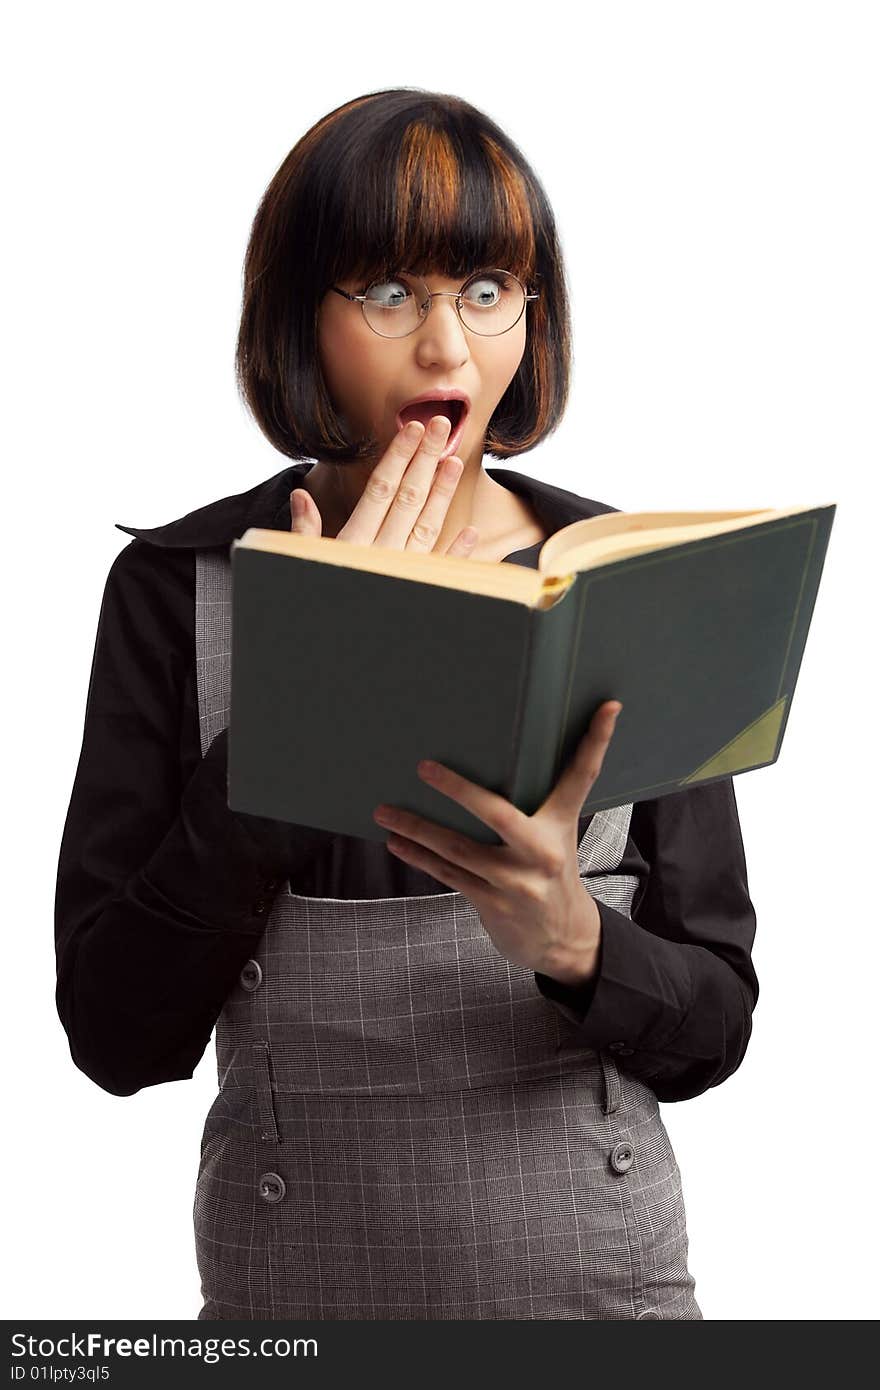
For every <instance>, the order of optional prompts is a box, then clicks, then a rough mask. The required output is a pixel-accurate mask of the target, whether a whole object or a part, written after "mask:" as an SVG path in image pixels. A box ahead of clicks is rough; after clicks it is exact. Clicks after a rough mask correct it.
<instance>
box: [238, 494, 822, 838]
mask: <svg viewBox="0 0 880 1390" xmlns="http://www.w3.org/2000/svg"><path fill="white" fill-rule="evenodd" d="M835 510H836V508H835V507H834V506H833V505H832V506H822V507H816V508H813V509H812V510H805V511H802V512H798V513H797V514H796V515H793V516H781V517H780V518H778V519H772V520H770V521H767V520H765V521H763V522H761V523H760V524H757V525H743V526H742V527H740V528H738V529H736V530H734V531H729V532H727V533H723V534H720V535H716V536H709V537H702V538H700V539H697V540H692V541H685V542H684V543H680V544H675V545H667V546H664V547H663V548H661V549H659V550H654V551H649V552H646V553H641V554H636V555H629V556H627V557H625V558H623V559H618V560H614V561H609V562H606V563H602V564H599V565H598V566H596V567H594V568H591V569H589V570H584V571H582V572H580V573H578V574H576V575H575V576H574V579H573V581H572V583H571V584H570V586H569V587H568V588H567V589H566V591H565V592H564V593H563V594H562V596H561V597H559V598H558V599H557V600H556V601H555V602H554V603H553V604H552V606H550V607H547V608H532V607H528V606H526V605H524V604H522V603H520V602H514V601H511V600H508V599H503V598H497V597H488V596H486V595H482V594H473V593H465V592H462V591H460V590H457V589H452V588H446V587H441V586H440V585H436V584H428V583H420V582H417V581H414V580H410V579H400V578H396V577H391V576H388V575H381V574H374V573H370V572H366V571H363V570H359V569H354V568H345V567H342V566H338V565H333V564H326V563H322V562H320V561H316V560H311V559H305V558H303V557H300V556H293V555H281V554H277V553H272V552H269V551H263V550H257V549H253V548H249V547H248V546H246V545H240V544H238V543H236V544H234V545H233V546H232V548H231V563H232V653H231V670H230V682H231V691H230V702H231V707H230V721H229V777H228V794H229V805H230V807H231V808H232V809H233V810H235V811H246V812H250V813H251V814H254V815H261V816H271V817H274V818H275V819H279V820H286V821H290V822H292V823H294V824H298V825H310V826H316V827H319V828H320V829H324V830H329V831H334V832H337V833H340V834H345V835H355V836H359V837H361V838H364V839H371V840H384V839H385V838H386V832H385V831H384V830H383V829H382V828H381V827H380V826H377V825H376V824H375V822H374V821H373V819H372V812H373V808H374V807H375V806H376V805H377V804H378V803H379V802H380V801H384V802H388V803H391V804H392V805H395V806H400V807H404V808H406V809H407V810H411V811H414V812H416V813H417V814H419V815H422V816H425V817H427V818H428V819H430V820H433V821H435V822H437V823H438V824H441V825H445V826H449V827H450V828H453V829H456V830H460V831H462V832H463V833H464V834H466V835H468V836H469V837H470V838H472V839H475V840H479V841H481V842H483V843H486V844H497V843H498V837H497V836H496V834H495V832H494V831H492V830H490V829H489V827H488V826H486V825H485V824H484V823H483V822H482V821H480V820H478V819H477V818H476V817H474V816H472V815H471V813H470V812H468V811H466V810H465V809H464V808H463V807H461V806H459V805H458V804H457V803H456V802H453V801H451V800H450V799H449V798H448V797H445V796H443V795H442V794H441V793H440V792H438V791H437V790H436V789H434V788H432V787H429V786H427V785H426V784H425V783H424V782H422V781H421V780H420V778H419V777H418V775H417V773H416V764H417V763H418V762H419V761H420V759H422V758H433V759H435V760H436V761H438V762H442V763H445V764H447V765H448V766H449V767H452V768H454V769H455V770H456V771H457V772H460V773H461V774H462V775H463V776H465V777H467V778H469V779H470V780H471V781H474V782H477V783H479V784H480V785H481V786H485V787H488V788H490V789H491V790H492V791H495V792H498V793H499V794H500V795H502V796H504V797H506V798H507V799H508V800H510V801H512V802H513V803H514V804H515V805H516V806H518V807H519V809H520V810H522V811H524V812H526V813H527V814H532V813H533V812H534V811H536V810H537V809H538V808H539V806H540V805H541V803H542V802H543V801H544V799H545V798H546V796H547V795H548V793H549V792H550V790H551V789H552V787H553V786H554V785H555V783H556V781H557V780H558V777H559V776H560V775H561V773H562V771H563V769H564V768H565V766H566V765H567V764H568V762H569V761H570V759H571V758H572V757H573V756H574V753H575V751H576V749H577V746H578V743H579V742H580V740H581V738H582V737H583V735H584V734H585V733H586V731H587V728H588V726H589V723H590V719H591V718H592V715H593V713H594V712H595V710H596V709H597V708H598V706H599V705H600V704H601V703H602V702H603V701H605V700H619V701H620V702H621V703H622V705H623V710H622V713H621V715H620V717H619V719H618V721H617V726H616V729H615V733H614V737H613V739H612V741H611V744H610V746H609V749H608V752H607V754H606V757H605V761H604V765H603V768H602V772H601V774H600V776H599V778H598V779H597V781H596V784H595V786H594V787H593V791H592V795H591V796H590V797H589V799H588V800H587V801H586V802H585V803H584V808H583V813H584V814H590V813H591V812H595V811H598V810H602V809H605V808H606V807H610V806H618V805H621V804H623V803H626V802H635V801H642V800H646V799H649V798H652V797H658V796H663V795H665V794H668V793H670V792H675V791H680V790H682V789H683V788H685V787H688V786H692V785H694V784H696V783H699V782H711V781H714V780H717V779H719V778H721V777H727V776H730V775H732V774H734V773H738V772H745V771H748V770H750V769H752V768H758V767H766V766H767V765H768V764H770V763H773V762H775V761H776V759H777V758H778V757H779V752H780V749H781V746H782V739H783V736H784V733H785V726H786V723H787V721H788V716H789V712H790V710H791V701H792V697H793V695H794V690H795V685H796V682H797V677H798V672H799V669H800V665H801V659H802V657H803V653H804V648H805V645H806V640H807V633H808V631H809V626H810V620H811V618H812V614H813V608H814V605H815V602H816V595H817V592H818V588H819V581H820V578H821V574H822V569H823V565H824V560H825V553H826V550H827V546H828V541H829V537H830V532H831V526H832V522H833V519H834V513H835Z"/></svg>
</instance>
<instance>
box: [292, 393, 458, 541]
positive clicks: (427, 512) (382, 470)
mask: <svg viewBox="0 0 880 1390" xmlns="http://www.w3.org/2000/svg"><path fill="white" fill-rule="evenodd" d="M435 428H436V431H437V432H436V435H435V433H434V430H435ZM451 428H452V423H451V421H450V420H448V419H447V417H446V416H445V415H435V416H433V418H432V419H431V421H430V424H429V426H428V429H427V431H426V430H425V426H424V425H423V424H421V422H420V421H418V420H412V421H410V423H409V424H408V425H406V426H405V428H404V429H402V430H398V432H397V434H396V435H395V437H394V439H393V440H392V441H391V443H390V445H389V446H388V448H387V449H386V451H385V453H384V454H383V455H382V457H381V459H380V460H379V462H378V463H377V464H376V467H375V468H374V469H373V471H372V473H371V474H370V476H369V478H368V480H367V484H366V486H365V488H364V490H363V492H362V493H361V496H360V498H359V499H358V502H357V504H356V506H355V508H354V510H353V511H352V514H351V516H350V517H349V519H348V521H347V522H346V523H345V525H344V526H343V527H342V529H341V530H340V531H339V532H338V533H337V536H336V539H337V540H340V541H348V543H349V544H350V545H377V546H383V547H384V548H386V549H389V550H417V551H428V550H436V542H437V538H438V537H439V535H440V533H441V531H442V530H443V523H444V521H445V520H446V513H447V511H448V510H449V504H450V502H451V501H452V498H453V495H454V493H455V489H456V486H457V485H458V480H459V478H460V477H461V475H462V473H463V471H464V464H463V463H462V461H461V459H460V458H459V457H458V456H457V454H450V455H449V457H448V458H447V459H444V460H443V464H442V466H441V467H440V468H439V469H438V467H437V460H438V458H439V457H440V455H441V454H442V452H443V447H444V445H445V443H446V440H447V439H448V438H449V431H450V429H451ZM295 499H297V502H298V503H299V505H301V506H302V508H303V513H302V515H301V516H300V515H299V506H295ZM299 499H302V500H301V501H299ZM321 526H322V522H321V513H320V512H319V511H318V508H317V505H316V503H315V499H314V498H313V497H312V495H311V493H310V492H308V491H307V489H306V488H302V487H299V488H294V490H293V492H292V493H291V494H290V529H291V531H295V532H296V533H297V535H302V536H320V535H321ZM478 539H479V532H477V531H476V530H475V529H474V527H473V526H466V527H465V528H464V530H462V531H460V532H459V533H458V535H457V536H456V537H455V540H454V541H453V542H452V544H451V545H450V546H448V548H447V549H446V550H443V551H438V552H437V553H438V554H444V555H458V556H461V557H463V558H466V557H467V556H468V555H470V553H471V551H472V550H473V548H474V546H475V545H476V543H477V540H478Z"/></svg>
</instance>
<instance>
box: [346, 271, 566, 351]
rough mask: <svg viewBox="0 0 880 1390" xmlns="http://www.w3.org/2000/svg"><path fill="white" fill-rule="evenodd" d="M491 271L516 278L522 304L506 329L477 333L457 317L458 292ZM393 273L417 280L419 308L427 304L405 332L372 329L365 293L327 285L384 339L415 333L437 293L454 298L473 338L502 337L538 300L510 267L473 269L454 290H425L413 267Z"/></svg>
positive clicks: (536, 295) (373, 283)
mask: <svg viewBox="0 0 880 1390" xmlns="http://www.w3.org/2000/svg"><path fill="white" fill-rule="evenodd" d="M493 271H494V272H495V273H496V274H498V275H509V276H510V278H511V280H515V281H516V283H517V284H518V285H519V287H520V289H521V290H522V292H523V306H522V308H521V309H520V311H519V313H518V314H517V316H516V318H515V319H514V320H513V323H511V324H509V325H508V327H507V328H502V330H501V332H500V333H478V332H477V330H476V329H475V328H470V327H469V326H468V325H467V324H466V323H465V321H464V319H463V318H462V316H461V296H462V291H463V290H464V288H465V286H466V285H469V284H470V282H471V281H472V280H477V279H479V277H480V276H481V275H491V274H492V273H493ZM393 273H394V274H397V275H408V276H410V278H411V279H413V280H417V281H418V283H419V284H420V285H421V286H422V288H423V289H424V291H425V294H426V296H427V300H426V301H425V300H423V301H422V308H424V304H425V303H426V302H427V304H428V308H427V310H426V311H425V312H424V313H423V312H422V308H420V309H419V318H420V322H419V323H417V324H416V326H415V328H411V329H410V330H409V333H380V332H379V330H378V328H374V327H373V325H372V324H371V323H370V320H369V319H368V318H367V309H366V302H367V296H366V293H364V294H349V293H348V290H343V289H340V288H339V286H338V285H331V286H330V288H331V290H335V291H336V293H337V294H341V295H342V297H343V299H348V300H351V302H352V303H353V304H354V303H357V304H360V306H361V312H362V313H363V316H364V323H365V324H366V325H367V327H368V328H369V329H370V331H371V332H372V333H375V335H376V337H377V338H386V339H388V338H390V339H394V338H409V337H410V336H411V335H412V334H413V333H417V332H418V330H419V329H420V328H421V327H422V324H423V323H424V322H425V320H426V319H427V317H428V314H430V312H431V310H432V309H433V307H434V300H435V299H436V298H437V297H438V296H439V295H447V296H448V297H449V298H450V299H454V300H455V312H456V314H457V315H458V321H459V323H460V324H461V326H462V328H464V329H465V330H466V332H468V333H473V335H474V337H475V338H502V337H503V336H504V334H505V333H509V332H510V330H511V328H516V325H517V324H518V323H519V321H520V319H521V318H522V316H523V314H524V313H525V311H526V305H527V304H528V303H529V301H530V300H532V299H539V298H540V290H536V291H535V292H534V293H533V294H530V293H529V292H528V291H527V290H526V287H525V285H524V284H523V282H522V280H520V278H519V276H518V275H514V273H513V271H512V270H502V268H501V266H492V267H487V268H486V269H484V270H475V271H474V272H473V274H472V275H469V276H468V277H467V279H466V280H463V281H462V283H461V285H460V286H459V287H458V289H457V290H429V289H428V286H427V285H426V284H425V282H424V280H423V279H422V277H421V275H416V273H415V271H414V270H398V271H395V272H393ZM385 283H387V282H386V281H384V280H373V281H372V282H371V283H370V284H369V285H368V286H367V290H371V289H372V288H373V285H382V284H385Z"/></svg>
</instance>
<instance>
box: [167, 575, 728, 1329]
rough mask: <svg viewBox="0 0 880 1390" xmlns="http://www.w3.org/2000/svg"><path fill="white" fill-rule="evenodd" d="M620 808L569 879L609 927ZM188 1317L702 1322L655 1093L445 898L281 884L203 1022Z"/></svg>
mask: <svg viewBox="0 0 880 1390" xmlns="http://www.w3.org/2000/svg"><path fill="white" fill-rule="evenodd" d="M230 598H231V566H230V559H229V554H228V553H226V552H217V551H211V550H205V551H198V552H197V553H196V624H195V632H196V660H197V684H198V699H199V716H200V726H201V745H202V753H203V754H204V753H205V752H206V751H207V748H208V746H209V744H210V743H211V740H212V739H213V738H214V736H215V735H216V734H217V733H218V732H219V731H220V730H221V729H223V728H224V727H225V725H226V724H227V722H228V719H229V676H230V635H231V605H230ZM631 810H632V807H631V806H623V807H617V808H615V809H613V810H610V811H601V812H599V813H597V814H596V815H595V816H594V817H593V819H592V820H591V821H590V823H589V825H588V827H587V829H586V831H585V833H584V836H583V838H582V840H581V843H580V846H579V855H580V865H581V874H582V877H583V879H584V883H585V887H586V888H588V889H589V891H590V892H591V893H592V894H593V895H594V896H596V897H597V898H601V899H602V900H603V901H604V902H607V903H609V904H610V905H612V906H614V907H615V908H617V910H618V911H620V912H624V913H626V914H627V915H628V914H629V908H630V904H631V902H632V897H633V893H634V891H635V887H636V884H637V880H636V879H635V878H634V877H632V876H629V875H623V874H617V873H615V872H614V871H615V869H616V868H617V867H618V866H619V864H620V862H621V858H622V855H623V851H624V847H625V845H626V840H627V830H628V826H629V819H630V813H631ZM216 1046H217V1067H218V1083H219V1091H218V1094H217V1097H216V1099H215V1101H214V1103H213V1105H212V1106H211V1109H210V1111H209V1113H208V1116H207V1119H206V1122H205V1127H204V1133H203V1137H202V1144H201V1159H200V1163H199V1171H198V1180H197V1185H196V1196H195V1203H194V1211H193V1215H194V1222H195V1236H196V1252H197V1259H198V1268H199V1273H200V1276H201V1286H202V1288H201V1291H202V1298H203V1300H204V1304H203V1307H202V1309H201V1311H200V1312H199V1314H198V1318H199V1319H250V1318H258V1319H263V1318H271V1319H275V1318H277V1319H310V1318H314V1319H331V1320H336V1321H339V1320H345V1319H370V1320H373V1319H376V1320H381V1319H385V1320H393V1319H412V1320H421V1321H426V1320H434V1319H440V1320H446V1321H452V1320H457V1319H488V1320H494V1321H498V1320H509V1319H541V1320H547V1319H569V1320H575V1319H585V1318H589V1319H615V1320H620V1319H640V1318H684V1319H687V1318H691V1319H693V1318H702V1313H701V1311H700V1308H699V1306H698V1304H697V1302H696V1300H695V1298H694V1280H693V1278H692V1277H691V1275H690V1274H689V1273H688V1269H687V1248H688V1239H687V1233H686V1227H685V1211H684V1204H683V1199H682V1190H681V1179H680V1174H679V1169H678V1165H677V1163H676V1160H675V1157H674V1154H673V1151H672V1147H671V1144H670V1141H669V1137H668V1135H667V1132H666V1128H665V1126H664V1124H663V1121H662V1119H661V1118H660V1114H659V1108H658V1103H657V1098H656V1096H655V1095H654V1093H653V1091H651V1090H650V1089H649V1088H648V1087H647V1086H645V1085H644V1084H642V1083H641V1082H639V1081H637V1080H635V1079H634V1078H632V1077H631V1076H628V1075H627V1074H626V1073H625V1072H624V1071H621V1070H619V1069H618V1067H617V1064H616V1062H615V1059H614V1056H613V1055H611V1054H609V1053H606V1052H605V1051H604V1050H602V1051H600V1052H596V1051H595V1050H592V1049H590V1048H587V1047H585V1046H584V1045H583V1044H582V1042H581V1041H580V1040H579V1036H578V1030H577V1028H576V1026H575V1025H573V1024H570V1023H569V1022H568V1021H567V1020H566V1018H565V1017H564V1016H563V1015H562V1014H561V1013H560V1012H559V1011H558V1010H557V1009H556V1008H555V1007H554V1006H553V1004H552V1003H550V1001H549V1000H547V999H545V998H544V997H543V996H542V995H541V994H540V992H539V991H538V989H537V986H536V984H535V978H534V974H533V972H532V971H530V970H526V969H523V968H521V967H519V966H517V965H514V964H512V963H511V962H509V961H508V960H506V959H505V958H504V957H503V956H502V955H501V954H500V953H499V952H498V951H497V950H496V949H495V947H494V946H493V944H492V941H491V939H490V937H489V935H488V933H487V932H486V931H485V929H484V928H483V926H482V924H481V922H480V919H479V915H478V913H477V911H476V908H475V907H473V905H472V904H471V903H470V902H469V901H468V900H467V899H466V898H465V897H463V896H462V895H461V894H460V893H457V892H440V893H435V894H427V895H424V896H419V897H403V898H377V899H369V898H366V899H364V898H354V899H337V898H311V897H304V896H300V895H298V894H296V893H293V892H291V890H290V884H289V882H286V883H285V884H284V885H283V888H282V890H281V891H280V892H279V893H278V895H277V897H276V899H275V901H274V904H273V908H272V911H271V913H270V915H269V918H268V922H267V926H266V930H265V933H264V935H263V936H262V937H261V938H260V941H259V945H258V947H257V949H256V950H255V952H254V957H253V959H252V960H249V961H248V962H247V963H246V964H245V966H244V967H243V969H242V971H241V976H240V980H239V982H238V984H237V985H236V986H235V988H234V989H233V990H232V993H231V994H230V996H229V998H228V999H227V1000H226V1002H225V1004H224V1007H223V1010H222V1012H221V1014H220V1017H219V1018H218V1020H217V1027H216Z"/></svg>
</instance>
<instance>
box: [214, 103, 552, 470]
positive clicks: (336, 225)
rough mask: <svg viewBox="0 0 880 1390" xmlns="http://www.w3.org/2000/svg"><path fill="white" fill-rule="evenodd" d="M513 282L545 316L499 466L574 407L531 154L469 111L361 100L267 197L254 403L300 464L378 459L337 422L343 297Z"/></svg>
mask: <svg viewBox="0 0 880 1390" xmlns="http://www.w3.org/2000/svg"><path fill="white" fill-rule="evenodd" d="M489 266H500V267H502V268H503V269H505V270H510V271H512V272H513V273H514V275H516V276H517V277H518V278H519V279H520V280H521V281H522V283H523V284H524V286H525V287H526V289H527V290H529V291H532V290H537V291H538V292H539V297H538V298H537V299H536V300H533V301H531V302H530V303H529V304H528V305H527V307H526V309H525V312H526V313H527V314H528V315H529V322H528V331H527V334H526V348H525V352H524V354H523V359H522V361H521V363H520V365H519V368H518V370H517V373H516V375H515V377H514V378H513V380H512V381H511V383H510V385H509V386H508V388H507V390H506V391H505V393H504V395H503V397H502V398H501V400H500V401H499V403H498V406H497V408H496V410H495V412H494V413H493V415H492V418H491V420H490V422H489V426H488V430H487V434H486V450H487V452H489V453H491V454H493V455H495V456H496V457H498V458H507V457H509V456H510V455H514V454H521V453H525V452H526V451H527V450H528V449H533V448H534V447H535V446H536V445H537V444H538V443H540V441H541V440H542V439H544V438H546V436H547V435H548V434H550V433H551V432H552V431H553V430H554V429H555V428H556V426H557V425H558V423H559V421H560V419H561V418H562V413H563V411H564V409H565V404H566V401H567V398H568V390H569V379H570V373H571V326H570V319H569V307H568V294H567V290H566V284H565V272H564V267H563V262H562V253H561V250H560V247H559V243H558V239H557V233H556V224H555V221H554V218H553V213H552V211H551V208H550V204H549V202H548V200H547V196H546V194H545V193H544V190H543V188H542V187H541V184H540V183H539V181H538V179H537V178H536V176H535V174H534V173H533V172H532V170H531V168H530V167H529V164H528V163H527V161H526V160H525V158H524V157H523V155H522V154H521V153H520V151H519V149H518V148H517V146H516V145H515V144H514V143H513V141H512V140H510V139H509V137H508V136H507V135H505V134H504V132H503V131H502V130H500V129H499V127H498V126H497V125H495V123H494V122H493V121H491V120H490V119H489V117H488V116H486V115H484V114H483V113H482V112H481V111H478V110H477V109H476V108H475V107H474V106H471V105H470V104H469V103H468V102H466V101H463V100H461V99H460V98H459V97H455V96H448V95H446V94H443V93H437V92H425V91H421V90H419V89H418V88H412V87H393V88H388V89H387V90H384V91H379V92H370V93H368V94H367V95H365V96H360V97H355V98H354V99H353V100H351V101H347V102H345V103H344V105H342V106H338V107H336V109H335V110H333V111H331V112H330V113H329V114H328V115H326V116H324V117H322V119H321V120H319V121H318V122H316V124H315V125H313V126H312V128H311V129H310V130H309V131H307V133H306V134H305V135H304V136H303V137H302V139H301V140H299V141H298V142H297V144H296V145H294V147H293V149H292V150H291V151H290V153H289V154H288V155H287V157H286V158H285V160H284V162H283V163H282V164H281V166H280V168H279V169H278V171H277V173H276V174H275V175H274V177H273V178H272V181H271V183H270V184H269V186H268V188H267V189H266V191H265V193H264V194H263V197H262V200H261V202H260V205H259V208H258V209H257V213H256V216H255V217H254V221H253V225H252V227H251V233H250V239H249V241H248V247H247V252H246V255H245V263H244V284H243V299H242V313H241V323H240V326H239V333H238V342H237V346H236V354H235V373H236V381H237V385H238V390H239V393H240V395H241V398H242V400H243V402H244V404H245V406H246V407H247V408H248V409H249V411H250V412H251V414H252V415H253V417H254V419H255V420H256V422H257V424H258V425H259V427H260V429H261V430H262V432H263V434H264V435H265V436H266V437H267V439H268V440H269V441H270V443H272V444H273V445H274V446H275V448H276V449H279V450H280V451H281V453H282V454H286V455H287V456H288V457H289V458H293V459H308V458H322V459H325V460H326V461H328V462H342V461H354V460H358V459H361V458H365V457H367V456H368V455H369V454H370V452H371V450H372V447H373V446H374V444H375V441H371V440H363V439H362V440H352V439H350V438H349V437H348V434H347V432H346V430H345V427H344V423H343V422H342V420H340V418H339V416H338V415H337V413H336V411H335V410H334V408H333V405H332V403H331V400H330V397H329V394H328V392H327V388H326V384H325V381H324V376H323V373H322V371H321V366H320V362H319V358H318V346H317V323H318V310H319V306H320V304H321V301H322V299H323V297H324V295H325V294H326V293H327V291H328V289H329V288H330V286H331V285H332V284H334V283H338V282H339V281H340V280H346V279H357V280H358V281H361V280H362V281H363V283H364V284H367V283H369V282H370V281H371V280H372V279H374V278H378V277H380V276H383V275H389V274H392V273H393V272H394V271H395V270H400V269H401V268H408V269H410V270H413V271H416V272H418V273H422V274H426V273H428V272H429V271H433V272H435V273H438V274H441V275H444V276H447V277H449V278H453V277H457V276H461V277H462V279H464V277H465V276H467V275H469V274H470V273H471V271H472V270H473V269H475V268H480V267H489Z"/></svg>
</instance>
